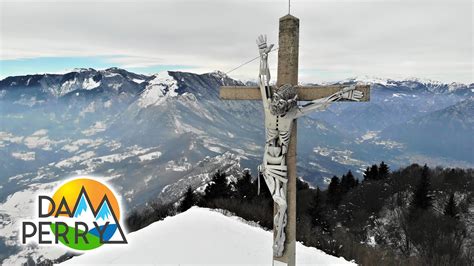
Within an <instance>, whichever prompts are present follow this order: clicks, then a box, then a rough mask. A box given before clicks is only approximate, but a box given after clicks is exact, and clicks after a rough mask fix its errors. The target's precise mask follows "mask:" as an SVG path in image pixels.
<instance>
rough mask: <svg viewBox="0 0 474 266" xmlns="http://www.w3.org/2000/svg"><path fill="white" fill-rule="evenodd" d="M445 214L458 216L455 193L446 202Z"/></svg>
mask: <svg viewBox="0 0 474 266" xmlns="http://www.w3.org/2000/svg"><path fill="white" fill-rule="evenodd" d="M444 215H447V216H451V217H453V218H457V215H458V210H457V207H456V201H455V200H454V193H451V196H450V197H449V201H448V203H447V204H446V207H444Z"/></svg>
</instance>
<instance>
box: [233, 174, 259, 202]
mask: <svg viewBox="0 0 474 266" xmlns="http://www.w3.org/2000/svg"><path fill="white" fill-rule="evenodd" d="M235 190H236V193H237V197H238V198H239V199H247V200H249V199H251V198H252V197H254V196H255V193H254V191H253V185H252V175H250V171H249V170H248V169H247V170H244V171H243V172H242V177H241V178H239V179H238V180H237V182H236V183H235Z"/></svg>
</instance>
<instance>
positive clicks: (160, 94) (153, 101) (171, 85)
mask: <svg viewBox="0 0 474 266" xmlns="http://www.w3.org/2000/svg"><path fill="white" fill-rule="evenodd" d="M177 89H178V82H177V81H176V80H175V79H174V78H173V77H172V76H170V75H169V72H168V71H163V72H160V73H157V74H155V75H153V76H152V79H151V80H149V81H148V85H147V86H146V87H145V89H144V90H143V92H142V93H141V95H140V98H139V99H138V105H139V106H140V107H142V108H146V107H148V106H152V105H159V104H160V103H162V102H163V101H164V100H165V99H166V98H167V97H175V96H177V95H178V93H177V92H176V90H177Z"/></svg>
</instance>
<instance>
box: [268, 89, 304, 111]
mask: <svg viewBox="0 0 474 266" xmlns="http://www.w3.org/2000/svg"><path fill="white" fill-rule="evenodd" d="M297 101H298V95H297V94H296V88H295V87H294V86H292V85H290V84H285V85H283V86H281V87H279V88H278V89H277V90H275V91H274V92H273V96H272V101H271V102H270V113H271V114H272V115H284V114H286V113H287V112H288V111H289V110H290V109H291V108H293V107H294V106H296V105H297Z"/></svg>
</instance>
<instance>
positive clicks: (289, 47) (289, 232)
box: [220, 14, 370, 266]
mask: <svg viewBox="0 0 474 266" xmlns="http://www.w3.org/2000/svg"><path fill="white" fill-rule="evenodd" d="M278 37H279V41H278V43H279V49H278V76H277V83H276V85H277V86H281V85H284V84H291V85H295V86H296V85H298V48H299V46H298V43H299V19H298V18H296V17H294V16H292V15H289V14H288V15H286V16H284V17H282V18H280V25H279V36H278ZM344 87H346V86H343V85H330V86H298V87H297V93H298V100H301V101H312V100H316V99H321V98H324V97H328V96H330V95H332V94H333V93H336V92H338V91H340V90H341V89H342V88H344ZM356 89H357V90H359V91H362V92H363V93H364V97H363V98H362V99H361V101H369V98H370V86H369V85H357V86H356ZM261 95H262V94H261V93H260V88H259V87H257V86H255V87H252V86H222V87H221V88H220V97H221V99H223V100H262V96H261ZM296 128H297V126H296V120H295V121H294V125H293V127H292V131H291V138H290V143H289V147H288V152H287V157H286V160H287V166H288V175H287V176H288V183H287V186H288V191H287V201H288V209H287V215H288V221H287V225H286V241H285V249H284V253H283V256H281V257H275V256H274V257H273V265H291V266H293V265H295V244H296V176H297V175H296ZM274 233H275V232H274Z"/></svg>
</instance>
